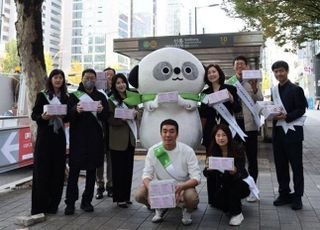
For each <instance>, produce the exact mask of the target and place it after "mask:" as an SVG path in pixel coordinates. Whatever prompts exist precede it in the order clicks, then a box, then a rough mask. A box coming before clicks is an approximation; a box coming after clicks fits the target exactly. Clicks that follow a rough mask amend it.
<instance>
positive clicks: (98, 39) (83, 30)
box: [61, 0, 131, 72]
mask: <svg viewBox="0 0 320 230" xmlns="http://www.w3.org/2000/svg"><path fill="white" fill-rule="evenodd" d="M64 9H65V10H69V11H68V12H72V13H71V14H70V13H69V14H65V13H64V30H63V31H64V32H63V36H62V37H63V44H62V50H63V51H62V53H63V55H61V57H62V62H63V63H62V66H63V67H64V68H66V69H65V70H66V71H67V72H70V71H69V70H70V68H71V66H72V65H76V64H77V63H78V64H80V65H81V67H82V69H85V68H94V69H95V70H97V71H101V70H103V69H104V68H105V67H106V66H112V67H114V68H117V69H128V68H129V59H128V58H126V57H123V56H121V55H119V54H116V53H113V39H114V38H127V37H129V36H130V21H131V18H130V0H122V1H112V0H91V1H84V0H72V1H69V3H65V5H64ZM68 39H69V41H68ZM68 57H69V60H68ZM68 66H69V67H68Z"/></svg>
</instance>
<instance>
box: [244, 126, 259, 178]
mask: <svg viewBox="0 0 320 230" xmlns="http://www.w3.org/2000/svg"><path fill="white" fill-rule="evenodd" d="M245 133H246V134H247V137H246V138H245V140H246V141H245V142H244V146H245V148H246V155H247V160H248V172H249V174H250V176H252V178H253V179H254V181H255V182H257V179H258V131H248V132H245Z"/></svg>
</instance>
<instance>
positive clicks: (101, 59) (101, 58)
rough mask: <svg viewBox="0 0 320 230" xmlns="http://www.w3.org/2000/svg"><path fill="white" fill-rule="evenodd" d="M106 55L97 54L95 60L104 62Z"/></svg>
mask: <svg viewBox="0 0 320 230" xmlns="http://www.w3.org/2000/svg"><path fill="white" fill-rule="evenodd" d="M104 58H105V55H96V56H95V57H94V61H96V62H104Z"/></svg>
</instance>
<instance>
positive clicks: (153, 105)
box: [144, 95, 159, 112]
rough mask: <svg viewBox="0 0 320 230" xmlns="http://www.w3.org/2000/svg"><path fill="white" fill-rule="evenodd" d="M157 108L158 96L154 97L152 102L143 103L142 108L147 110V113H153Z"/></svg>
mask: <svg viewBox="0 0 320 230" xmlns="http://www.w3.org/2000/svg"><path fill="white" fill-rule="evenodd" d="M158 107H159V104H158V95H157V96H156V97H155V99H154V100H153V101H147V102H145V103H144V108H145V109H146V110H148V111H149V112H153V111H154V110H156V109H157V108H158Z"/></svg>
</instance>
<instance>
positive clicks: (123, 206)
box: [117, 202, 128, 208]
mask: <svg viewBox="0 0 320 230" xmlns="http://www.w3.org/2000/svg"><path fill="white" fill-rule="evenodd" d="M117 205H118V207H120V208H128V204H127V203H126V202H117Z"/></svg>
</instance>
